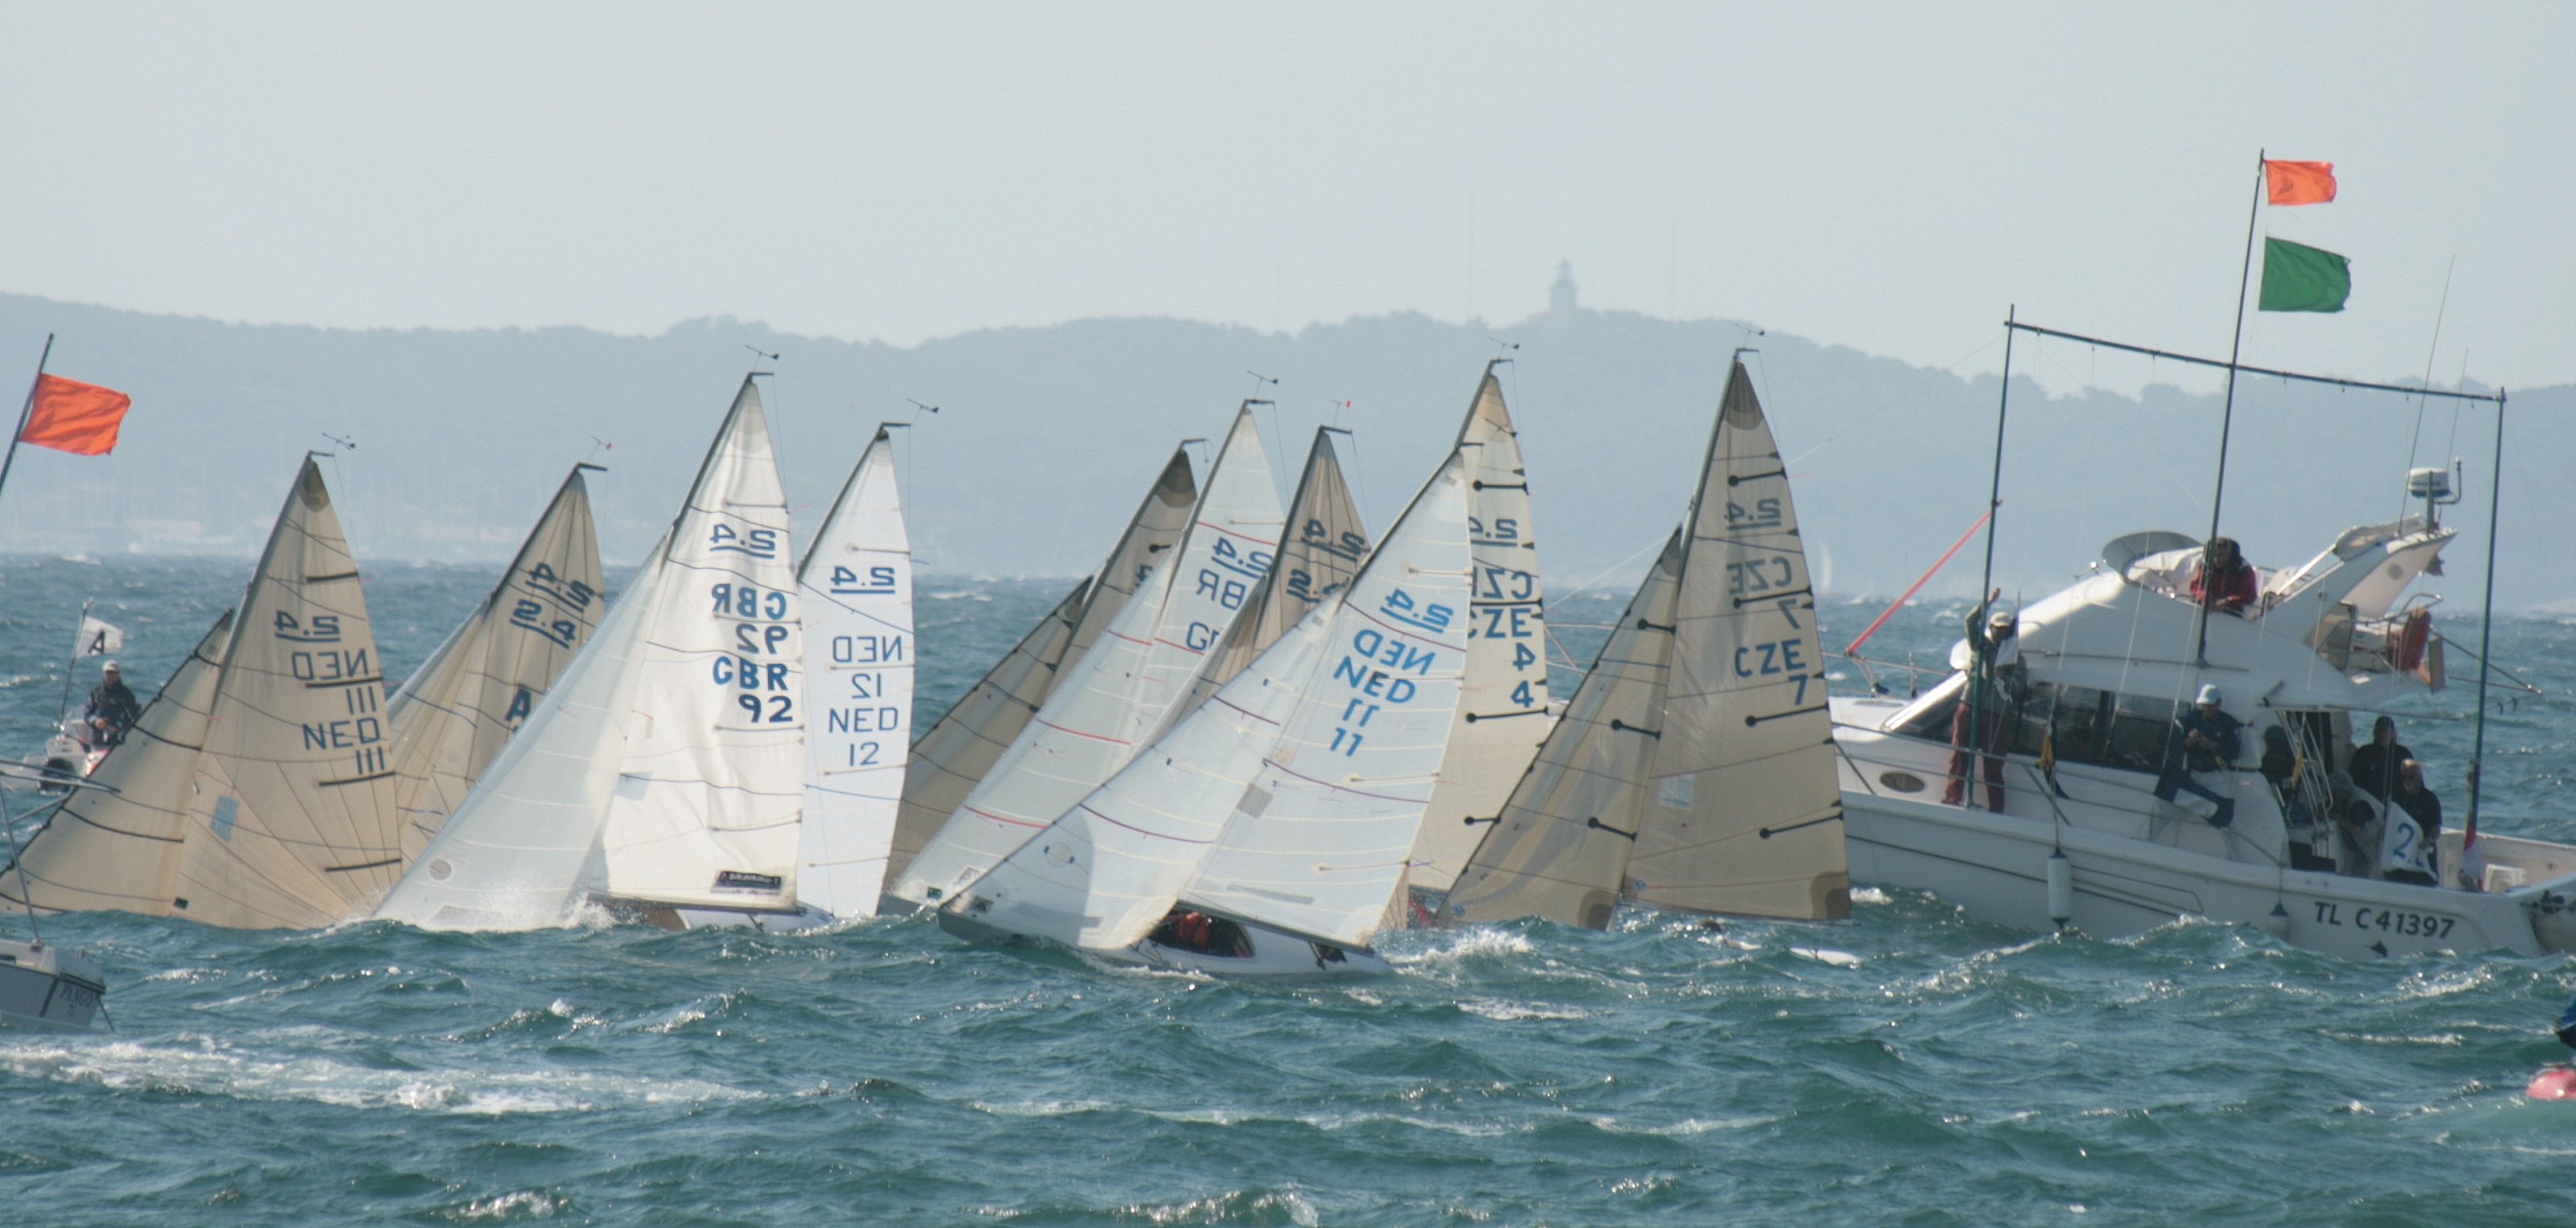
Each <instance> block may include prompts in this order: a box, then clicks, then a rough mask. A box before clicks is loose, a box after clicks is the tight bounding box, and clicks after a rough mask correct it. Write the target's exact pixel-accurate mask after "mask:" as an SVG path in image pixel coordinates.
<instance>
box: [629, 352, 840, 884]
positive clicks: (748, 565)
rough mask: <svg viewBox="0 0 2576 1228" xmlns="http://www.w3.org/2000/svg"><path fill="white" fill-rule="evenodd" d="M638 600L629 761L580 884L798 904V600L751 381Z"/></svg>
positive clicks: (778, 490)
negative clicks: (639, 631)
mask: <svg viewBox="0 0 2576 1228" xmlns="http://www.w3.org/2000/svg"><path fill="white" fill-rule="evenodd" d="M633 599H637V600H640V601H641V602H642V603H643V605H644V607H645V611H646V612H645V615H644V618H645V624H646V625H645V629H644V632H643V645H642V648H641V651H640V653H639V654H638V656H639V659H638V661H637V663H636V666H635V668H636V670H637V672H638V675H639V677H638V680H637V682H636V686H635V695H634V699H633V701H632V708H631V711H630V713H629V715H628V718H627V726H626V745H625V756H624V760H623V763H622V764H621V766H620V768H619V771H618V777H617V786H616V788H615V790H614V791H613V793H612V795H611V796H610V798H609V802H608V813H607V816H606V818H605V821H604V822H603V823H602V825H601V828H600V836H599V841H600V859H599V861H598V863H597V864H596V865H594V866H593V867H591V869H590V870H589V871H587V872H586V873H585V874H584V875H583V882H582V886H583V887H584V889H586V890H587V891H588V892H590V893H591V894H593V895H596V896H602V897H608V898H610V899H614V900H622V901H628V902H632V903H641V904H656V905H670V906H677V907H693V908H714V909H734V910H741V911H746V912H757V911H771V910H780V909H791V908H794V907H795V905H796V860H797V856H796V854H797V844H798V831H797V825H798V818H799V816H800V815H801V814H802V813H803V811H804V805H805V710H804V709H805V703H804V700H805V694H804V691H805V688H804V685H803V683H802V681H801V680H800V675H801V674H802V673H803V671H804V658H805V650H804V643H803V634H802V632H803V619H802V617H801V609H800V607H801V604H802V603H801V601H800V599H799V598H798V596H797V593H796V573H795V570H794V566H793V562H792V560H791V557H790V555H789V553H788V524H787V493H786V490H785V489H784V487H782V486H781V485H780V483H779V479H778V457H777V453H776V450H775V449H774V447H773V446H772V444H771V441H770V436H769V421H768V416H767V414H766V413H765V412H764V411H763V410H762V407H761V401H760V390H759V388H758V386H757V385H755V384H754V383H753V382H752V380H750V379H748V378H746V379H744V380H743V383H742V391H741V392H740V393H739V394H737V395H736V396H735V398H734V403H733V409H732V411H731V412H730V413H728V414H727V415H726V417H725V425H724V427H723V429H722V430H721V431H719V432H718V433H717V436H716V443H715V446H714V448H712V449H711V450H710V451H709V452H708V453H707V458H706V461H705V463H704V464H703V465H702V466H701V467H700V468H699V471H698V479H697V482H696V484H695V485H694V486H693V487H692V488H691V490H690V492H689V500H688V502H687V504H686V505H685V506H683V507H682V508H681V511H680V515H679V519H678V520H677V521H676V522H674V523H673V525H672V527H671V537H670V542H669V545H668V546H666V547H665V548H664V551H663V555H662V557H661V559H660V561H659V564H658V565H657V566H655V567H654V568H652V569H651V570H650V572H649V573H648V574H647V575H645V576H644V577H641V578H639V580H638V583H637V591H636V593H635V594H634V598H633Z"/></svg>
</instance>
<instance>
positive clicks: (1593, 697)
mask: <svg viewBox="0 0 2576 1228" xmlns="http://www.w3.org/2000/svg"><path fill="white" fill-rule="evenodd" d="M1814 608H1815V596H1814V593H1813V592H1812V591H1811V589H1810V586H1809V584H1808V579H1807V563H1806V553H1805V550H1804V547H1803V545H1802V543H1801V540H1800V537H1799V533H1798V518H1797V510H1796V507H1795V506H1794V504H1793V503H1792V502H1791V500H1790V497H1789V480H1788V473H1787V471H1786V469H1785V468H1784V467H1783V465H1782V464H1781V460H1780V450H1779V446H1778V444H1777V443H1776V442H1774V440H1773V438H1772V434H1771V428H1770V424H1769V422H1768V421H1767V420H1766V419H1765V417H1764V415H1763V412H1762V406H1761V402H1760V401H1759V399H1758V398H1756V397H1755V395H1754V392H1753V384H1752V380H1751V379H1750V378H1749V377H1748V376H1747V375H1746V373H1745V369H1744V365H1743V363H1742V362H1740V361H1739V362H1737V363H1735V364H1734V365H1733V369H1732V370H1731V371H1730V372H1729V373H1728V376H1727V383H1726V392H1725V395H1724V396H1723V397H1722V398H1721V400H1720V403H1719V407H1718V415H1717V424H1716V429H1715V431H1714V433H1713V434H1712V436H1711V438H1710V441H1709V449H1708V458H1707V461H1706V462H1705V463H1704V464H1703V466H1702V468H1701V473H1700V482H1699V489H1698V491H1697V493H1696V495H1695V496H1694V498H1693V500H1692V504H1691V510H1690V515H1689V518H1688V520H1687V521H1686V522H1685V523H1684V526H1683V528H1682V531H1681V532H1679V533H1677V534H1676V535H1675V536H1674V537H1673V538H1672V540H1671V541H1669V542H1668V543H1667V544H1666V546H1665V549H1664V551H1663V554H1662V556H1661V557H1660V558H1658V559H1657V560H1656V563H1655V567H1654V570H1653V571H1652V572H1650V573H1649V574H1648V575H1647V577H1646V580H1645V582H1644V583H1643V584H1642V585H1640V586H1639V589H1638V592H1637V595H1636V597H1635V598H1634V599H1632V600H1631V601H1630V602H1629V605H1628V608H1627V610H1626V611H1625V612H1624V613H1623V614H1622V615H1621V616H1620V621H1619V625H1618V628H1617V629H1616V630H1615V631H1614V632H1613V633H1612V635H1611V638H1610V640H1609V642H1608V643H1607V644H1606V645H1605V646H1604V647H1603V650H1602V653H1601V657H1600V659H1599V660H1598V661H1597V662H1595V664H1594V666H1593V669H1592V671H1591V672H1590V673H1588V674H1587V675H1586V676H1585V678H1584V680H1583V682H1582V684H1581V685H1580V686H1578V687H1577V688H1576V690H1575V694H1574V698H1573V700H1572V701H1571V702H1570V703H1569V705H1568V707H1567V711H1566V713H1565V716H1564V718H1563V719H1562V720H1561V721H1559V722H1558V724H1557V726H1556V728H1555V729H1554V730H1552V731H1551V732H1550V734H1549V735H1548V739H1547V742H1546V744H1545V745H1544V746H1543V747H1542V748H1541V749H1540V752H1539V755H1538V759H1537V762H1536V763H1534V764H1533V765H1532V766H1531V768H1530V770H1529V771H1528V772H1527V773H1526V774H1524V775H1523V776H1522V777H1521V780H1520V783H1519V784H1518V785H1517V786H1516V787H1515V788H1514V789H1513V791H1512V795H1511V799H1510V801H1509V802H1507V803H1506V804H1505V805H1504V807H1503V808H1502V812H1501V815H1500V817H1499V818H1498V819H1496V820H1495V821H1494V823H1493V825H1492V828H1491V830H1490V831H1489V832H1488V833H1487V834H1486V836H1485V838H1484V840H1483V842H1482V843H1481V844H1479V845H1478V846H1477V849H1476V852H1475V855H1474V856H1473V857H1472V858H1471V859H1470V860H1469V862H1468V867H1467V870H1466V873H1465V874H1463V875H1462V876H1461V877H1460V880H1459V883H1458V885H1457V887H1456V888H1455V889H1453V890H1452V891H1451V892H1450V895H1449V898H1448V901H1447V904H1446V907H1445V909H1444V912H1443V914H1442V917H1443V920H1444V921H1447V922H1449V923H1453V924H1455V923H1466V922H1476V921H1501V920H1509V919H1512V918H1516V917H1524V916H1538V917H1544V918H1546V919H1549V920H1553V921H1558V922H1561V923H1564V924H1568V925H1581V926H1588V927H1590V928H1594V929H1603V928H1607V927H1608V926H1609V924H1610V922H1611V919H1612V917H1613V915H1614V913H1615V912H1616V909H1617V906H1618V904H1619V903H1620V902H1621V901H1622V900H1623V899H1624V900H1627V901H1631V902H1634V903H1636V904H1639V905H1643V906H1647V907H1651V908H1658V909H1668V910H1677V911H1683V912H1695V913H1725V914H1734V915H1745V916H1757V917H1777V918H1788V919H1798V920H1839V919H1842V918H1844V917H1847V916H1849V915H1850V911H1851V892H1850V880H1849V876H1848V873H1847V869H1846V865H1845V861H1844V852H1843V832H1842V825H1841V821H1840V820H1841V817H1842V805H1841V798H1840V794H1839V791H1838V788H1837V785H1836V778H1835V764H1834V749H1833V746H1832V743H1831V741H1830V737H1829V735H1830V732H1831V730H1830V726H1829V723H1828V716H1827V711H1826V701H1825V693H1824V685H1825V684H1824V670H1823V663H1824V657H1823V654H1822V652H1821V650H1820V647H1819V645H1818V643H1817V639H1816V621H1815V617H1814Z"/></svg>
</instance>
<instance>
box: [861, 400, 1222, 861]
mask: <svg viewBox="0 0 2576 1228" xmlns="http://www.w3.org/2000/svg"><path fill="white" fill-rule="evenodd" d="M1197 504H1198V481H1197V479H1196V478H1194V477H1193V476H1191V473H1190V456H1189V451H1188V449H1187V448H1185V447H1184V448H1174V449H1172V456H1171V459H1170V460H1169V461H1166V462H1165V463H1164V465H1163V468H1162V472H1161V473H1160V474H1159V475H1158V476H1157V477H1156V479H1155V481H1154V485H1153V487H1152V489H1150V490H1148V491H1146V492H1145V500H1144V502H1142V503H1140V504H1138V505H1137V507H1136V514H1135V515H1134V516H1133V517H1130V518H1129V519H1128V522H1127V531H1126V532H1124V533H1122V534H1120V535H1119V538H1118V544H1117V546H1116V547H1114V548H1113V549H1111V550H1110V552H1109V558H1108V561H1107V562H1106V563H1104V564H1103V565H1102V566H1101V570H1100V574H1099V576H1097V577H1095V578H1094V579H1092V580H1089V581H1085V582H1084V583H1081V584H1077V585H1075V586H1074V588H1073V591H1072V592H1071V593H1069V594H1066V596H1065V599H1064V600H1063V601H1062V602H1060V603H1058V604H1057V606H1056V608H1055V609H1054V610H1052V611H1049V612H1048V614H1047V616H1046V617H1045V618H1042V619H1040V620H1038V624H1037V625H1036V626H1035V627H1032V628H1030V629H1029V633H1028V634H1027V635H1024V636H1022V637H1020V642H1019V643H1018V644H1017V645H1015V646H1013V647H1012V649H1011V651H1010V652H1009V653H1008V654H1006V655H1004V656H1003V658H1002V659H1001V660H1000V661H998V662H996V663H995V664H994V666H993V668H992V670H991V671H990V672H988V673H986V674H985V675H984V677H983V680H982V681H979V682H977V683H976V684H975V685H974V686H973V687H971V688H969V689H968V690H967V692H966V693H965V694H964V695H962V696H960V697H958V700H957V702H956V703H955V704H953V705H951V706H950V707H949V709H948V712H947V714H946V715H943V716H941V717H940V718H939V720H938V722H937V723H936V724H933V725H932V726H931V727H930V730H929V732H927V733H924V734H922V735H921V738H920V739H919V740H918V741H915V742H914V743H913V745H912V763H911V764H910V766H908V767H906V768H905V769H904V777H903V807H902V809H901V810H900V811H899V812H898V814H897V816H896V819H895V828H894V847H893V849H892V850H891V852H890V853H889V855H888V856H887V859H886V881H888V882H893V881H895V880H897V879H900V878H901V877H902V876H903V872H904V870H905V869H907V868H909V867H910V866H911V865H912V859H913V858H914V857H916V856H919V855H920V853H921V848H922V846H923V845H925V844H928V843H929V842H930V838H931V837H932V836H933V835H935V834H937V833H938V831H939V827H940V825H941V824H943V823H946V822H947V821H948V816H949V815H952V814H955V813H957V807H958V806H959V805H960V804H962V803H964V802H965V800H966V795H967V794H969V793H972V792H974V790H975V786H976V784H977V783H979V782H981V781H982V780H983V779H984V774H985V773H986V772H989V771H991V770H992V767H993V762H994V760H996V759H999V758H1001V755H1002V752H1003V751H1005V750H1008V749H1010V745H1011V743H1012V742H1014V741H1016V740H1018V738H1019V736H1020V731H1021V730H1023V729H1026V728H1027V727H1028V723H1029V718H1030V717H1032V716H1035V715H1036V714H1037V710H1038V706H1039V705H1040V704H1043V703H1045V702H1046V697H1047V695H1048V694H1049V693H1050V692H1051V691H1052V690H1053V689H1054V687H1055V682H1056V679H1058V678H1060V677H1062V676H1063V671H1064V667H1065V666H1066V665H1067V664H1069V663H1072V662H1076V661H1080V660H1081V659H1082V656H1083V654H1084V653H1085V652H1088V651H1089V650H1090V648H1091V645H1092V644H1093V643H1094V642H1095V641H1097V640H1098V639H1099V637H1100V630H1101V628H1104V627H1106V626H1108V624H1109V620H1110V619H1112V618H1115V617H1117V615H1118V611H1120V610H1122V609H1124V608H1126V604H1127V598H1128V595H1129V594H1131V593H1133V592H1135V590H1136V585H1137V583H1138V582H1139V581H1140V580H1141V579H1142V578H1143V570H1144V568H1146V567H1149V566H1151V565H1152V564H1153V562H1154V561H1155V560H1157V559H1159V558H1161V557H1162V556H1163V555H1165V554H1168V553H1170V551H1171V549H1172V547H1173V546H1175V545H1177V544H1179V543H1180V540H1181V533H1182V531H1183V530H1185V529H1187V528H1188V527H1189V517H1190V510H1191V509H1192V508H1193V507H1195V506H1197ZM1108 579H1115V580H1116V581H1117V583H1116V584H1115V585H1104V584H1103V583H1102V581H1103V580H1108ZM1086 637H1087V638H1086ZM886 902H887V903H888V904H889V905H890V906H891V905H893V904H894V903H896V901H894V900H893V898H892V897H888V899H887V901H886ZM903 907H904V908H908V907H909V904H904V905H903Z"/></svg>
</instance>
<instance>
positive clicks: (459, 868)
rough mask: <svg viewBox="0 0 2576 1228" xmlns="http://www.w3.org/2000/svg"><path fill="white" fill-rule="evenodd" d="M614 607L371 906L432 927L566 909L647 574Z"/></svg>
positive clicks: (608, 778) (623, 713) (566, 915)
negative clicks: (397, 879) (453, 810)
mask: <svg viewBox="0 0 2576 1228" xmlns="http://www.w3.org/2000/svg"><path fill="white" fill-rule="evenodd" d="M663 545H664V543H660V542H657V543H655V544H654V547H653V550H652V552H651V553H649V554H647V555H646V556H645V558H646V563H645V568H646V571H644V572H641V573H638V575H637V576H636V577H635V582H634V583H633V584H630V585H629V587H628V588H627V591H626V592H625V593H624V594H623V595H621V596H619V597H618V599H617V600H616V602H615V603H614V604H612V605H611V606H610V607H609V610H608V618H607V621H605V622H603V623H601V624H600V625H599V629H598V630H597V631H595V632H593V633H592V634H591V636H590V638H589V640H588V641H587V642H586V643H584V644H583V646H582V650H581V653H580V655H578V656H576V657H574V658H573V661H572V664H571V665H570V666H568V667H566V668H565V670H564V672H563V676H562V677H560V678H558V679H556V680H555V685H554V688H553V689H552V690H550V691H548V692H546V696H545V698H544V699H542V700H540V701H539V702H538V704H537V707H536V710H535V711H534V712H532V713H530V714H529V716H528V719H527V721H526V723H525V724H524V725H523V726H522V727H521V728H520V730H519V734H518V736H517V737H514V738H512V739H510V741H509V743H508V744H507V745H505V746H503V747H502V748H501V754H500V757H499V758H496V759H494V760H493V761H492V764H491V766H490V767H488V768H486V769H485V770H484V772H483V776H482V778H481V779H480V780H478V781H476V782H475V786H474V790H473V791H472V792H471V793H469V794H467V795H466V798H465V800H464V801H463V802H462V803H460V804H458V806H457V808H456V813H455V814H454V815H452V816H450V817H449V819H448V820H447V823H446V824H445V825H444V826H442V827H441V828H440V829H439V832H438V835H437V836H436V837H434V838H433V839H431V841H430V842H429V846H428V847H427V848H425V849H423V850H421V853H420V856H419V857H418V858H416V859H415V860H414V861H413V862H412V865H411V868H410V869H409V870H407V871H405V872H404V874H403V877H402V881H401V882H399V883H397V884H395V886H394V889H393V892H392V893H391V894H390V895H388V896H386V897H385V901H384V903H382V904H380V905H378V906H377V908H376V916H378V917H381V918H385V919H387V920H393V921H404V922H408V923H410V924H413V925H417V926H421V927H424V928H429V929H503V930H511V929H535V928H539V927H542V926H551V925H561V924H564V923H565V922H567V921H569V920H571V918H572V914H573V910H574V908H575V906H576V905H578V904H579V903H580V902H581V894H580V890H579V884H580V881H581V874H582V869H583V867H584V866H586V865H588V864H589V863H590V861H591V859H592V858H593V857H595V856H596V855H597V853H598V849H599V829H600V823H601V820H602V819H603V818H604V817H605V816H606V815H607V813H608V803H609V799H610V798H611V797H612V796H614V793H615V790H616V787H617V779H618V769H619V766H620V764H621V763H622V762H623V760H624V758H625V754H626V726H627V722H628V720H629V718H630V717H631V715H632V713H633V710H634V702H633V701H634V696H635V686H636V683H637V681H638V680H639V678H640V677H641V671H639V670H638V669H637V668H636V667H637V665H638V664H639V663H640V662H641V661H642V659H643V634H644V630H645V627H646V625H647V623H646V618H645V614H646V612H647V609H646V603H645V602H644V601H642V600H641V599H640V590H641V589H642V587H643V584H642V581H643V580H644V579H645V577H646V576H647V575H649V574H650V569H651V568H653V567H654V566H656V565H658V560H659V559H660V558H661V555H662V552H663Z"/></svg>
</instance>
